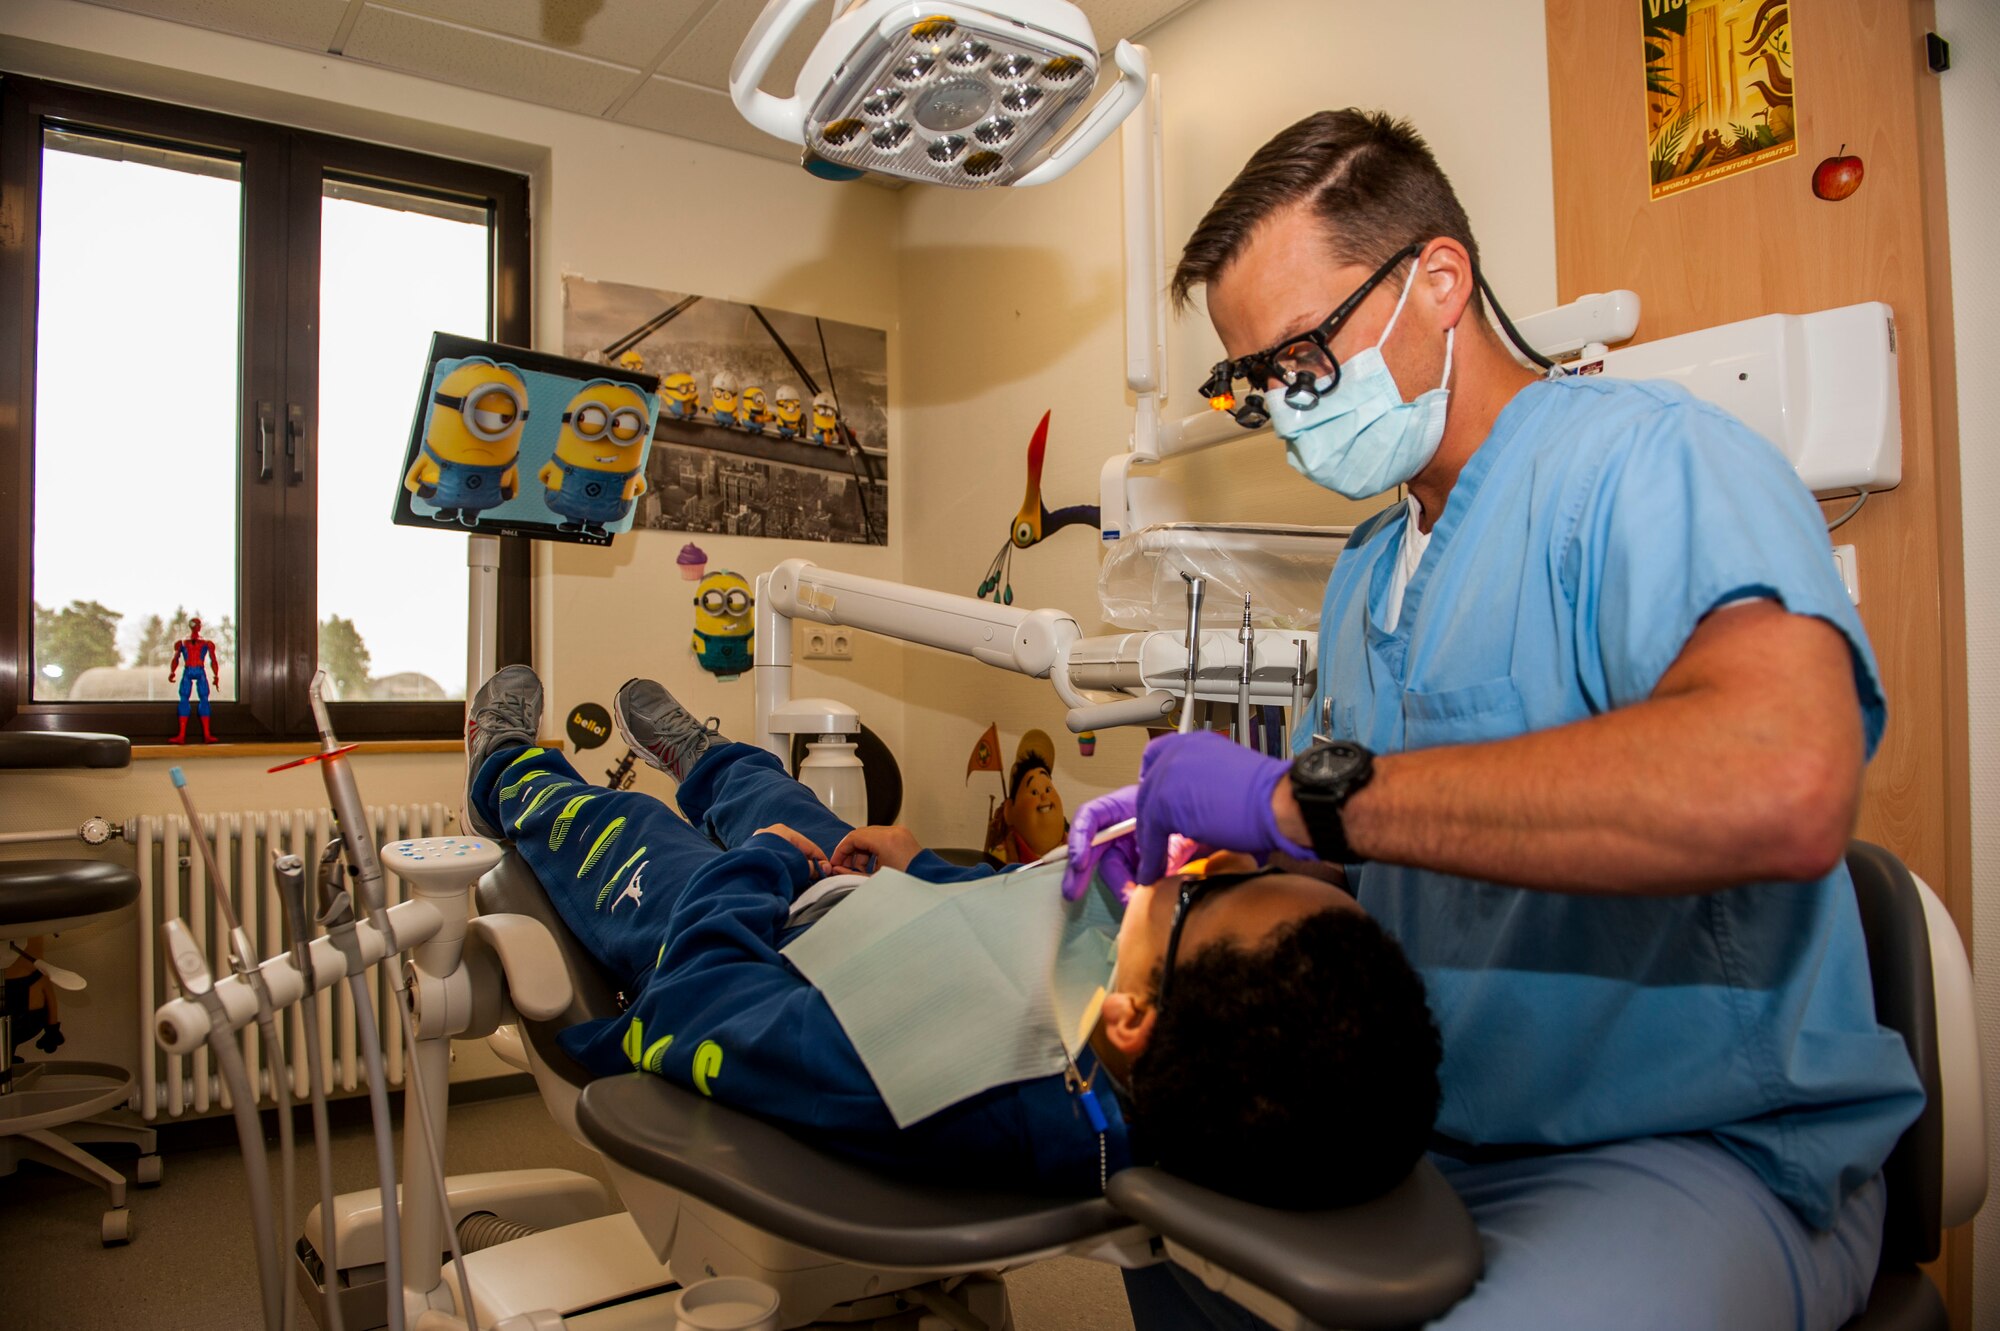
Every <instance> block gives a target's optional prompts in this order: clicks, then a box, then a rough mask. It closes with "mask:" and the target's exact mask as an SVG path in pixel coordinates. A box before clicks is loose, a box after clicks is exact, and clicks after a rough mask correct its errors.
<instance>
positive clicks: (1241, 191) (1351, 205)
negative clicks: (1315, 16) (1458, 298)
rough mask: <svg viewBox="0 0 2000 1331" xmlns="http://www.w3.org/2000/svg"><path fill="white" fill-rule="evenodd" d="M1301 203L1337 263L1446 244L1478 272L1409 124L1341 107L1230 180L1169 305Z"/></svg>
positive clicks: (1185, 253)
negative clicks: (1461, 250)
mask: <svg viewBox="0 0 2000 1331" xmlns="http://www.w3.org/2000/svg"><path fill="white" fill-rule="evenodd" d="M1304 202H1310V204H1311V206H1312V210H1313V212H1314V213H1316V214H1317V215H1318V216H1319V218H1320V220H1321V221H1322V222H1323V223H1325V226H1326V233H1327V242H1328V244H1329V246H1330V247H1331V250H1330V252H1331V254H1332V257H1333V258H1334V259H1335V260H1337V261H1338V262H1340V263H1344V264H1360V265H1361V266H1363V267H1365V268H1377V267H1380V266H1381V265H1382V264H1383V263H1385V262H1387V260H1388V258H1389V256H1390V255H1392V254H1394V253H1395V252H1396V251H1397V250H1400V249H1402V248H1403V247H1404V246H1406V245H1409V244H1411V243H1413V242H1415V241H1428V240H1432V239H1434V238H1436V237H1439V236H1446V237H1449V238H1450V239H1452V240H1455V241H1457V242H1458V243H1459V244H1461V245H1463V246H1465V252H1466V253H1467V254H1469V255H1470V256H1472V263H1473V266H1474V267H1475V268H1476V267H1478V265H1479V243H1478V242H1477V241H1475V240H1474V239H1473V238H1472V223H1471V221H1470V220H1469V219H1467V217H1466V215H1465V208H1464V206H1463V205H1462V204H1460V203H1459V201H1458V195H1457V193H1456V192H1455V191H1454V190H1453V189H1452V187H1451V181H1450V180H1449V179H1448V178H1446V176H1445V173H1444V170H1443V168H1442V167H1440V166H1439V165H1438V164H1437V158H1436V157H1434V156H1432V155H1431V150H1430V146H1429V145H1428V144H1426V143H1425V142H1424V140H1423V136H1422V135H1420V134H1418V133H1417V131H1416V130H1415V129H1414V128H1413V127H1412V126H1411V125H1410V122H1409V121H1407V120H1398V119H1396V118H1395V117H1394V116H1391V115H1388V114H1387V113H1385V112H1382V111H1360V110H1356V109H1355V108H1353V107H1349V108H1348V109H1347V110H1345V111H1320V112H1318V113H1316V114H1314V115H1309V116H1307V117H1306V118H1305V119H1304V120H1301V121H1299V122H1298V123H1297V124H1295V125H1293V126H1291V127H1290V128H1289V129H1286V130H1283V131H1281V132H1280V133H1279V134H1278V135H1277V137H1276V138H1273V139H1272V140H1271V141H1270V142H1269V143H1267V144H1265V145H1264V146H1263V147H1261V148H1259V149H1258V150H1257V152H1256V154H1255V155H1254V156H1252V157H1251V158H1250V161H1249V162H1248V163H1247V164H1245V166H1244V168H1243V169H1242V170H1241V171H1239V172H1237V173H1236V179H1234V180H1232V181H1230V182H1229V187H1228V188H1227V189H1225V190H1223V191H1222V195H1221V197H1220V198H1218V199H1216V201H1215V203H1214V204H1213V205H1212V206H1210V208H1209V210H1208V214H1207V216H1205V217H1203V218H1202V219H1201V222H1200V224H1199V225H1198V226H1196V227H1195V229H1194V234H1193V235H1191V236H1189V237H1188V241H1187V244H1186V245H1185V246H1184V247H1183V248H1182V250H1181V259H1180V263H1179V264H1178V265H1176V266H1175V268H1174V280H1173V287H1172V290H1173V295H1174V304H1175V306H1176V307H1177V308H1180V309H1185V308H1186V307H1187V303H1188V296H1189V294H1190V293H1192V292H1193V290H1194V289H1195V288H1196V287H1198V286H1205V285H1207V284H1208V283H1210V282H1213V281H1214V280H1215V279H1216V278H1217V277H1218V276H1219V275H1220V274H1221V273H1222V272H1223V270H1224V269H1226V268H1228V267H1229V265H1230V264H1231V263H1233V262H1235V260H1236V256H1237V255H1239V254H1241V253H1242V252H1243V247H1244V246H1245V245H1246V244H1248V243H1249V240H1250V236H1251V233H1252V232H1254V231H1255V230H1256V229H1257V227H1258V226H1259V224H1261V223H1262V222H1263V221H1264V220H1265V219H1266V218H1268V217H1270V216H1271V215H1272V214H1273V213H1276V212H1279V211H1280V210H1282V209H1285V208H1288V207H1291V206H1292V205H1294V204H1298V203H1304ZM1473 309H1474V313H1475V314H1478V313H1479V309H1478V303H1477V302H1476V301H1475V302H1474V306H1473Z"/></svg>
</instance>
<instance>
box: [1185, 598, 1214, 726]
mask: <svg viewBox="0 0 2000 1331" xmlns="http://www.w3.org/2000/svg"><path fill="white" fill-rule="evenodd" d="M1181 576H1182V577H1183V578H1186V579H1187V585H1188V631H1187V657H1188V659H1187V693H1186V695H1185V696H1184V697H1183V698H1182V699H1181V724H1180V732H1181V734H1183V735H1185V734H1188V733H1190V732H1192V731H1193V730H1194V685H1195V676H1196V675H1197V674H1199V673H1200V671H1201V598H1202V595H1203V593H1204V592H1206V591H1207V590H1208V579H1207V578H1197V577H1191V576H1190V575H1188V574H1186V573H1183V574H1181Z"/></svg>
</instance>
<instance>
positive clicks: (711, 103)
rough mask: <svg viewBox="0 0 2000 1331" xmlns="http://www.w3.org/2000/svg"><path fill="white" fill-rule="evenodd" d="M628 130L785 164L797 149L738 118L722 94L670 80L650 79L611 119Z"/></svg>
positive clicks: (792, 157)
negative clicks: (651, 132)
mask: <svg viewBox="0 0 2000 1331" xmlns="http://www.w3.org/2000/svg"><path fill="white" fill-rule="evenodd" d="M613 118H614V119H616V120H620V121H623V122H624V123H625V124H628V125H638V126H640V127H641V128H643V129H656V130H659V131H660V132H661V133H663V134H677V135H679V136H680V137H681V138H684V139H699V140H700V141H701V142H703V143H713V144H716V145H718V146H720V147H723V148H735V149H738V150H739V151H742V152H747V153H755V154H757V155H758V156H759V157H771V158H776V159H777V160H779V161H784V162H797V161H798V160H799V146H798V145H797V144H795V143H786V142H785V141H784V140H782V139H776V138H773V137H771V136H770V135H769V134H766V133H765V132H764V131H762V130H760V129H758V128H756V127H755V126H753V125H751V123H750V122H749V121H747V120H745V119H744V118H743V117H742V116H741V115H739V114H738V113H737V110H736V105H735V103H733V102H731V101H730V100H729V97H728V95H727V94H726V93H720V92H711V91H709V90H708V89H707V88H695V87H690V86H689V85H687V84H685V83H676V82H675V81H674V80H672V79H662V78H651V79H647V80H646V86H645V87H643V88H641V89H640V90H639V91H638V92H637V93H636V94H635V95H634V96H633V98H632V100H631V101H629V102H627V103H625V105H624V106H622V107H620V108H619V109H618V112H617V114H616V115H615V116H614V117H613Z"/></svg>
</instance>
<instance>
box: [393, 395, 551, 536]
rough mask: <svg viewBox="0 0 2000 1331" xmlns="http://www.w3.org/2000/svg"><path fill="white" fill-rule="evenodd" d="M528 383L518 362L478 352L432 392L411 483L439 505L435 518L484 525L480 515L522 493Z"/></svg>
mask: <svg viewBox="0 0 2000 1331" xmlns="http://www.w3.org/2000/svg"><path fill="white" fill-rule="evenodd" d="M527 419H528V384H527V381H526V380H525V379H523V378H522V377H521V372H520V371H519V370H517V369H515V368H514V367H513V366H512V365H500V364H496V363H494V362H493V361H490V360H488V359H486V358H485V357H484V356H475V357H472V358H471V359H469V360H466V361H463V362H461V363H460V364H459V365H458V367H457V368H456V369H454V370H452V371H451V372H450V373H449V374H447V375H445V377H444V379H443V380H442V381H441V382H440V383H439V384H438V386H437V389H436V391H435V392H433V393H432V394H431V406H430V414H429V415H428V416H426V417H425V419H424V443H423V448H422V450H421V451H420V452H419V453H418V454H417V460H416V461H415V462H413V463H411V464H410V470H409V471H408V472H407V473H406V474H405V475H404V477H403V488H404V489H405V490H408V491H409V492H410V493H411V494H413V495H415V496H416V497H417V498H419V499H421V500H423V501H424V502H425V503H427V504H433V505H435V506H436V512H434V513H432V514H431V517H432V519H433V520H434V521H437V522H453V521H457V522H459V523H462V524H463V525H465V526H467V527H476V526H478V525H479V514H480V513H481V512H482V511H483V510H485V509H489V508H493V507H494V506H496V505H499V504H504V503H506V502H507V501H508V500H509V499H512V498H513V497H514V492H515V490H516V489H517V488H519V486H520V483H521V479H520V475H519V473H518V471H517V469H516V467H517V464H518V463H519V462H520V460H521V429H522V427H523V425H525V424H526V422H527Z"/></svg>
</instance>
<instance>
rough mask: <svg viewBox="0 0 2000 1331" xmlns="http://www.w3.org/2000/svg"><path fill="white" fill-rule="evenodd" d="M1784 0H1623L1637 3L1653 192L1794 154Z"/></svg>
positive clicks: (1787, 3)
mask: <svg viewBox="0 0 2000 1331" xmlns="http://www.w3.org/2000/svg"><path fill="white" fill-rule="evenodd" d="M1793 2H1794V0H1628V3H1633V4H1637V5H1638V6H1639V10H1640V31H1641V35H1642V41H1643V44H1644V49H1645V61H1644V71H1645V85H1646V136H1647V139H1646V154H1647V163H1648V168H1649V174H1650V179H1651V181H1652V197H1653V198H1654V199H1656V200H1657V199H1664V198H1666V197H1668V196H1669V195H1673V194H1678V193H1680V192H1681V191H1683V190H1688V189H1693V188H1695V187H1696V186H1698V185H1707V184H1712V183H1714V182H1715V181H1718V180H1722V179H1725V178H1727V177H1729V176H1733V175H1738V174H1740V173H1742V172H1744V171H1753V170H1755V169H1756V168H1758V167H1760V166H1769V165H1770V164H1771V163H1773V162H1779V161H1783V160H1785V159H1786V158H1788V157H1794V156H1796V155H1797V154H1798V150H1799V143H1798V112H1797V107H1796V106H1795V104H1794V99H1795V97H1796V92H1795V88H1794V79H1795V75H1794V72H1793V69H1792V15H1791V7H1792V4H1793ZM1799 2H1800V3H1809V2H1810V0H1799Z"/></svg>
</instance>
